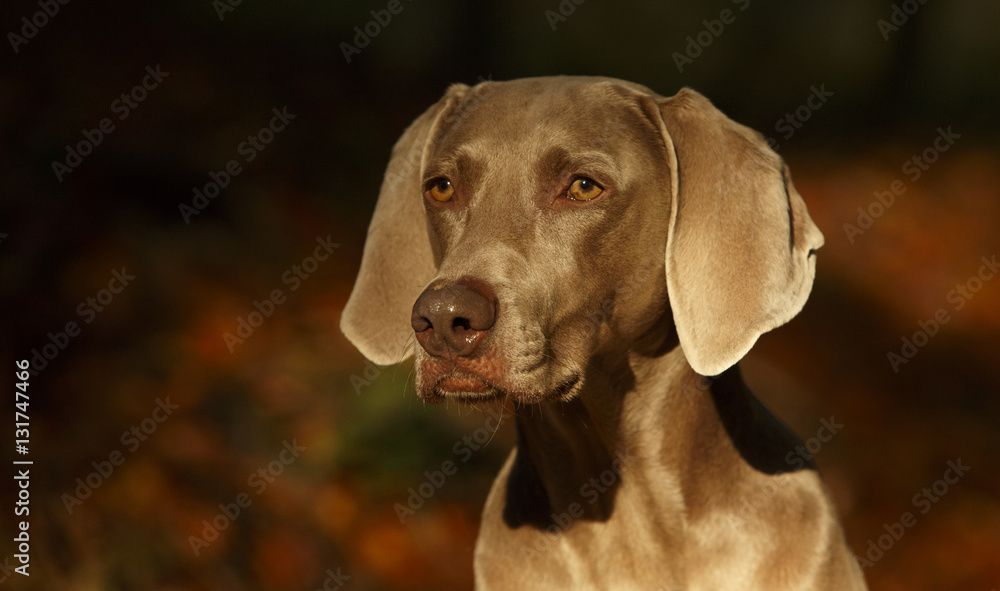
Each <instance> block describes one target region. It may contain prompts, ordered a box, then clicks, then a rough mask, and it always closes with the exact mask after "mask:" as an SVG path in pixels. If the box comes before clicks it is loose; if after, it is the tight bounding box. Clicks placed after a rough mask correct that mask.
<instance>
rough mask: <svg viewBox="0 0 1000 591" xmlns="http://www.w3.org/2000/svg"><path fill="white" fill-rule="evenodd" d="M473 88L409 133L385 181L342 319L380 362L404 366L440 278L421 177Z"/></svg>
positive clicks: (449, 98) (444, 102)
mask: <svg viewBox="0 0 1000 591" xmlns="http://www.w3.org/2000/svg"><path fill="white" fill-rule="evenodd" d="M468 88H469V87H468V86H465V85H463V84H455V85H453V86H451V87H450V88H449V89H448V92H446V93H445V95H444V97H443V98H441V100H439V101H438V102H437V103H435V104H434V105H433V106H432V107H431V108H429V109H427V111H425V112H424V114H423V115H421V116H420V117H418V118H417V120H416V121H414V122H413V123H412V124H411V125H410V127H409V128H407V130H406V131H405V132H403V135H402V137H400V138H399V141H397V142H396V145H395V147H393V149H392V158H391V159H390V160H389V166H388V167H387V168H386V171H385V178H384V179H383V180H382V189H381V190H380V191H379V196H378V203H376V204H375V213H374V214H373V215H372V221H371V225H369V226H368V237H367V239H366V240H365V250H364V253H363V254H362V256H361V268H360V269H359V270H358V278H357V280H356V281H355V283H354V290H353V291H352V292H351V296H350V298H348V300H347V305H345V306H344V313H343V315H341V317H340V329H341V330H342V331H344V334H345V335H346V336H347V338H348V340H350V341H351V342H352V343H353V344H354V346H355V347H357V348H358V350H359V351H361V353H362V354H363V355H364V356H365V357H367V358H368V359H371V360H372V361H374V362H375V363H377V364H379V365H391V364H393V363H399V362H400V361H403V360H404V359H405V358H406V357H408V356H409V355H410V354H411V353H412V348H411V346H410V343H411V342H412V341H411V339H410V337H411V336H412V335H413V329H412V328H411V326H410V313H411V310H412V308H413V302H415V301H416V299H417V296H419V295H420V292H421V291H423V289H424V287H426V285H427V283H429V282H430V281H431V279H433V278H434V274H435V273H436V269H435V266H434V258H433V255H432V252H431V244H430V240H429V238H428V234H427V219H426V214H425V212H424V202H423V188H422V187H421V183H420V177H421V175H422V172H423V168H424V164H425V161H426V158H427V154H426V152H427V148H428V146H429V145H430V144H431V143H432V142H433V140H434V138H435V137H437V136H439V135H440V131H441V130H442V126H443V125H444V124H445V122H444V119H446V117H445V116H444V115H445V114H446V113H448V112H449V111H451V110H452V108H453V107H454V105H456V104H457V103H458V102H459V101H460V100H461V99H462V97H463V96H464V94H465V92H466V91H467V90H468Z"/></svg>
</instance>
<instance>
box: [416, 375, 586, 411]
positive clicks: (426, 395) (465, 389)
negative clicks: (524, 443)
mask: <svg viewBox="0 0 1000 591" xmlns="http://www.w3.org/2000/svg"><path fill="white" fill-rule="evenodd" d="M581 385H582V380H581V379H580V376H579V375H578V374H574V375H571V376H569V377H568V378H566V379H564V380H563V381H561V382H559V383H558V384H557V385H556V386H555V387H554V388H551V389H548V390H520V389H513V388H502V387H500V386H498V385H496V384H493V383H491V382H490V381H488V380H485V379H483V378H480V377H478V376H471V375H451V376H446V377H443V378H440V379H439V380H438V381H437V383H435V384H434V386H433V387H432V388H430V389H429V390H427V391H424V392H420V393H419V395H420V398H421V399H423V400H424V402H429V403H437V402H444V401H446V400H455V401H457V402H461V403H465V404H482V403H486V402H503V401H507V400H509V401H511V402H513V403H515V404H520V405H525V404H538V403H540V402H546V401H555V400H570V399H572V398H573V397H574V396H576V394H577V392H578V391H579V389H580V387H581Z"/></svg>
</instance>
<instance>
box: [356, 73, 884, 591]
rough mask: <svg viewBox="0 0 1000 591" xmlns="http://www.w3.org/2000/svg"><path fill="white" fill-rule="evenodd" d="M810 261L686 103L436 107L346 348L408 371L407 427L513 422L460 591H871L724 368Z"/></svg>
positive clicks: (768, 421)
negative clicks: (489, 414)
mask: <svg viewBox="0 0 1000 591" xmlns="http://www.w3.org/2000/svg"><path fill="white" fill-rule="evenodd" d="M822 244H823V235H822V234H821V233H820V231H819V230H818V229H817V227H816V226H815V225H814V224H813V222H812V220H811V219H810V217H809V214H808V212H807V210H806V206H805V203H804V202H803V200H802V198H801V197H800V196H799V194H798V193H797V192H796V190H795V187H794V185H793V184H792V179H791V177H790V174H789V171H788V168H787V166H786V165H785V164H784V162H783V161H782V159H781V158H780V157H779V156H778V155H777V154H775V153H774V151H772V150H771V149H770V148H769V147H768V145H767V144H766V142H765V141H764V139H763V137H762V136H761V135H760V134H758V133H756V132H754V131H752V130H750V129H749V128H747V127H744V126H743V125H740V124H738V123H736V122H734V121H732V120H730V119H729V118H728V117H726V116H725V115H724V114H723V113H722V112H720V111H719V110H718V109H717V108H716V107H714V106H713V105H712V103H711V102H709V101H708V100H707V99H706V98H705V97H703V96H702V95H700V94H698V93H697V92H695V91H693V90H690V89H687V88H685V89H682V90H681V91H680V92H678V93H677V94H676V95H674V96H672V97H663V96H660V95H658V94H656V93H654V92H653V91H651V90H649V89H648V88H646V87H644V86H641V85H638V84H634V83H630V82H626V81H622V80H616V79H611V78H602V77H569V76H556V77H542V78H526V79H520V80H512V81H506V82H494V81H486V82H483V83H481V84H478V85H476V86H474V87H470V86H466V85H462V84H455V85H453V86H451V87H450V88H449V89H448V90H447V92H446V93H445V95H444V97H443V98H441V99H440V100H439V101H438V102H437V103H436V104H434V105H433V106H432V107H430V108H429V109H428V110H427V111H426V112H424V113H423V114H422V115H421V116H420V117H418V118H417V119H416V121H415V122H414V123H413V124H412V125H411V126H410V127H409V128H408V129H407V130H406V131H405V132H404V133H403V135H402V137H401V138H400V139H399V141H398V143H397V144H396V146H395V147H394V149H393V153H392V157H391V160H390V162H389V165H388V168H387V170H386V175H385V179H384V181H383V183H382V187H381V191H380V194H379V198H378V202H377V204H376V207H375V212H374V215H373V218H372V222H371V225H370V227H369V229H368V235H367V240H366V243H365V247H364V253H363V257H362V261H361V267H360V270H359V272H358V276H357V280H356V283H355V286H354V289H353V291H352V293H351V295H350V298H349V299H348V302H347V304H346V305H345V308H344V311H343V315H342V318H341V327H342V330H343V332H344V333H345V335H346V336H347V337H348V339H349V340H350V341H351V342H352V343H353V344H354V345H355V346H356V347H357V348H358V349H359V350H360V351H361V353H362V354H364V355H365V356H366V357H367V358H369V359H371V360H372V361H374V362H375V363H376V364H379V365H390V364H393V363H397V362H400V361H402V360H403V359H405V358H406V357H408V356H409V354H410V353H411V352H412V353H413V354H414V367H415V376H416V378H415V379H416V390H417V393H418V395H419V397H420V398H421V399H423V400H424V401H426V402H439V401H446V400H455V401H461V402H464V403H469V404H486V403H501V404H504V405H507V406H509V407H511V408H513V409H514V410H515V411H516V417H515V419H514V420H515V425H516V437H517V445H516V447H515V449H514V450H513V451H512V452H511V454H510V456H509V457H508V459H507V461H506V462H505V463H504V465H503V468H502V469H501V471H500V474H499V475H498V476H497V478H496V481H495V482H494V484H493V486H492V489H491V491H490V493H489V495H488V497H487V499H486V504H485V507H484V509H483V515H482V522H481V528H480V534H479V538H478V540H477V543H476V549H475V556H474V570H475V582H476V588H477V589H481V590H495V589H517V590H524V589H577V590H579V589H601V590H608V589H655V590H661V591H674V590H689V589H690V590H696V589H697V590H719V589H740V590H762V591H763V590H767V591H778V590H792V589H794V590H806V589H808V590H820V589H822V590H838V591H843V590H858V589H865V583H864V579H863V576H862V574H861V569H860V568H859V566H858V564H857V561H856V560H855V559H854V557H853V554H852V553H851V551H850V550H849V549H848V547H847V544H846V542H845V539H844V535H843V532H842V530H841V527H840V525H839V523H838V520H837V515H836V511H835V509H834V507H833V504H832V502H831V499H830V496H829V494H828V493H827V492H826V490H825V488H824V487H823V484H822V483H821V481H820V479H819V477H818V475H817V472H816V470H815V466H814V465H812V464H811V463H806V462H799V463H798V464H794V465H790V464H789V463H788V462H787V461H786V460H785V458H786V456H787V455H788V452H789V451H791V450H793V449H794V448H795V447H796V446H797V445H799V442H798V439H797V438H796V437H795V435H794V434H793V433H792V432H791V431H790V430H789V429H788V428H787V427H785V426H784V425H783V424H782V423H781V422H780V421H779V420H778V419H776V418H775V417H774V416H773V415H772V414H771V413H770V412H769V411H768V410H767V408H766V407H765V406H764V405H763V404H761V403H760V402H759V401H758V400H757V399H756V398H755V397H754V395H753V394H752V393H751V392H750V391H749V390H748V389H747V387H746V386H745V385H744V382H743V380H742V378H741V377H740V373H739V368H738V365H737V363H738V361H739V360H740V359H741V358H742V357H743V356H744V355H745V354H746V353H747V352H748V351H749V350H750V348H751V347H752V346H753V344H754V343H755V342H756V340H757V338H758V337H759V336H760V335H761V334H763V333H764V332H767V331H769V330H771V329H773V328H776V327H778V326H780V325H782V324H784V323H785V322H788V321H789V320H790V319H791V318H792V317H793V316H795V314H797V313H798V312H799V310H801V308H802V306H803V305H804V304H805V301H806V298H807V297H808V295H809V292H810V290H811V288H812V283H813V277H814V274H815V263H816V250H817V249H818V248H819V247H820V246H822ZM414 341H415V343H414Z"/></svg>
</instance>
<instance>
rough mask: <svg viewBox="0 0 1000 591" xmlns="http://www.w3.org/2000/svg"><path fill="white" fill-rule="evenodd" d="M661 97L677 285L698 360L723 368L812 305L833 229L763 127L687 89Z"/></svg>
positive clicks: (671, 288)
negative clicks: (823, 228) (825, 228)
mask: <svg viewBox="0 0 1000 591" xmlns="http://www.w3.org/2000/svg"><path fill="white" fill-rule="evenodd" d="M657 102H658V106H659V111H660V117H661V120H662V124H663V129H662V130H661V131H662V133H663V135H664V140H665V142H666V145H667V151H668V160H669V161H670V169H671V170H670V173H671V174H670V176H671V185H672V186H671V212H670V229H669V234H668V237H667V251H666V273H667V293H668V296H669V298H670V306H671V308H672V310H673V315H674V323H675V324H676V326H677V334H678V337H679V339H680V343H681V347H682V349H683V350H684V354H685V356H686V357H687V359H688V362H689V363H690V364H691V367H692V368H694V370H695V371H697V372H698V373H700V374H702V375H718V374H720V373H722V372H723V371H724V370H726V369H727V368H729V367H731V366H733V365H735V364H736V362H737V361H739V360H740V359H741V358H742V357H743V356H744V355H745V354H746V353H747V351H749V350H750V348H751V347H752V346H753V344H754V343H755V342H756V341H757V338H758V337H759V336H760V335H761V334H763V333H765V332H767V331H769V330H771V329H773V328H775V327H778V326H780V325H782V324H784V323H785V322H788V321H789V320H791V319H792V317H793V316H795V315H796V314H797V313H798V312H799V310H801V309H802V306H803V305H804V304H805V301H806V298H807V297H808V296H809V291H810V290H811V288H812V283H813V276H814V274H815V271H816V257H815V256H814V253H815V251H816V249H818V248H819V247H820V246H822V245H823V234H821V233H820V231H819V229H818V228H817V227H816V226H815V224H813V222H812V220H811V219H810V218H809V213H808V212H807V211H806V206H805V203H804V202H803V201H802V197H800V196H799V194H798V193H797V192H796V191H795V187H794V186H793V185H792V179H791V176H790V175H789V172H788V168H787V166H785V163H784V162H783V161H782V159H781V158H780V157H779V156H778V155H777V154H776V153H775V152H774V151H773V150H771V149H770V148H769V147H768V146H767V144H766V143H765V141H764V139H763V137H762V136H761V135H760V134H759V133H757V132H755V131H753V130H751V129H749V128H747V127H744V126H743V125H740V124H738V123H736V122H734V121H732V120H730V119H729V118H728V117H726V116H725V115H723V114H722V112H720V111H719V110H718V109H716V108H715V107H714V106H713V105H712V103H711V102H709V101H708V99H706V98H705V97H703V96H702V95H700V94H698V93H697V92H695V91H693V90H690V89H687V88H685V89H682V90H681V91H680V92H679V93H677V94H676V95H675V96H673V97H670V98H661V99H659V100H658V101H657Z"/></svg>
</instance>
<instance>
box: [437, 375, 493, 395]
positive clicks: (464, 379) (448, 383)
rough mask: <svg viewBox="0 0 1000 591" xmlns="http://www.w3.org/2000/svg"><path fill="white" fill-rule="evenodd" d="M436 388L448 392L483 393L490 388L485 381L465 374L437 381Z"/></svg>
mask: <svg viewBox="0 0 1000 591" xmlns="http://www.w3.org/2000/svg"><path fill="white" fill-rule="evenodd" d="M437 387H438V388H440V389H442V390H447V391H450V392H476V393H483V392H486V391H487V390H489V389H490V388H492V386H491V385H490V384H489V382H487V381H486V380H484V379H482V378H480V377H477V376H471V375H466V374H452V375H449V376H445V377H443V378H441V379H440V380H438V383H437Z"/></svg>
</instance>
